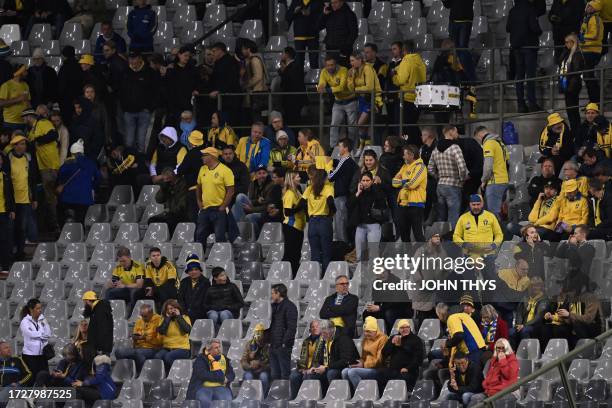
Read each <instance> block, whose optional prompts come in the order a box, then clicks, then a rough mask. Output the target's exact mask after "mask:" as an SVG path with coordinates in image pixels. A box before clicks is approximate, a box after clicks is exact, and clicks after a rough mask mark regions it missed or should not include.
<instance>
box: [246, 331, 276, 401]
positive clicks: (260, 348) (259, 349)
mask: <svg viewBox="0 0 612 408" xmlns="http://www.w3.org/2000/svg"><path fill="white" fill-rule="evenodd" d="M264 330H265V327H264V325H263V324H261V323H257V325H256V326H255V330H253V338H252V339H251V340H249V341H247V342H246V343H245V345H244V351H243V352H242V358H241V359H240V365H241V366H242V369H243V370H244V377H243V379H244V380H260V381H261V386H262V388H263V393H264V395H266V394H267V393H268V389H269V388H270V344H266V343H264V340H265V339H264Z"/></svg>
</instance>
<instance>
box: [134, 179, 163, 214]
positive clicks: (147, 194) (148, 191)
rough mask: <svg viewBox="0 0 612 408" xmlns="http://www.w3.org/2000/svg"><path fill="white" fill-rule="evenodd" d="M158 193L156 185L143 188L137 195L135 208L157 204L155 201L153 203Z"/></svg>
mask: <svg viewBox="0 0 612 408" xmlns="http://www.w3.org/2000/svg"><path fill="white" fill-rule="evenodd" d="M158 191H159V185H157V184H152V185H146V186H143V187H142V189H141V190H140V194H139V195H138V200H137V201H136V207H138V208H145V207H146V206H147V205H149V204H152V203H157V201H155V195H156V194H157V192H158Z"/></svg>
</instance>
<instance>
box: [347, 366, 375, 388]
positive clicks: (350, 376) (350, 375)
mask: <svg viewBox="0 0 612 408" xmlns="http://www.w3.org/2000/svg"><path fill="white" fill-rule="evenodd" d="M377 373H378V371H376V369H375V368H345V369H344V370H342V379H343V380H349V381H350V383H351V384H352V385H353V389H356V388H357V384H359V381H360V380H375V379H376V374H377Z"/></svg>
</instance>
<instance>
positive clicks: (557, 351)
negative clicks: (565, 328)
mask: <svg viewBox="0 0 612 408" xmlns="http://www.w3.org/2000/svg"><path fill="white" fill-rule="evenodd" d="M568 352H569V346H568V344H567V340H566V339H550V340H549V341H548V344H547V345H546V349H545V350H544V354H542V358H541V360H543V361H548V360H555V359H557V358H559V357H561V356H563V355H564V354H567V353H568Z"/></svg>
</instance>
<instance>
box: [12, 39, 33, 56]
mask: <svg viewBox="0 0 612 408" xmlns="http://www.w3.org/2000/svg"><path fill="white" fill-rule="evenodd" d="M11 51H12V53H13V56H14V57H27V56H28V55H30V43H29V42H27V41H13V43H12V44H11Z"/></svg>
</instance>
